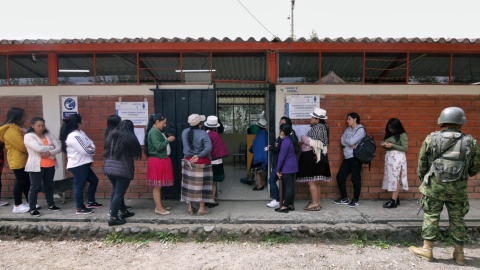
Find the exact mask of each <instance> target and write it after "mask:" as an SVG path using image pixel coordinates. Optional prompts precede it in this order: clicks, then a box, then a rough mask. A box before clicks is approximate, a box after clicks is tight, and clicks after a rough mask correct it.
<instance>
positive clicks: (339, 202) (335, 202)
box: [333, 198, 348, 204]
mask: <svg viewBox="0 0 480 270" xmlns="http://www.w3.org/2000/svg"><path fill="white" fill-rule="evenodd" d="M333 203H334V204H348V198H344V199H338V200H335V201H333Z"/></svg>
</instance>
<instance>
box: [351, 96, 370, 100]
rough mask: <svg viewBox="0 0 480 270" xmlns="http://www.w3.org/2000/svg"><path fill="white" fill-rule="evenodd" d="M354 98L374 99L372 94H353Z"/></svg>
mask: <svg viewBox="0 0 480 270" xmlns="http://www.w3.org/2000/svg"><path fill="white" fill-rule="evenodd" d="M353 99H372V95H353Z"/></svg>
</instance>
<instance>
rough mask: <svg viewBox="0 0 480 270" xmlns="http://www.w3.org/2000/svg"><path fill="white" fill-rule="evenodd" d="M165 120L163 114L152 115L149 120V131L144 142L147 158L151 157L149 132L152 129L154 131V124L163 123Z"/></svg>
mask: <svg viewBox="0 0 480 270" xmlns="http://www.w3.org/2000/svg"><path fill="white" fill-rule="evenodd" d="M163 120H165V116H164V115H163V114H152V115H150V117H149V118H148V123H147V131H146V132H145V138H144V140H143V152H144V153H145V155H146V156H147V157H149V156H150V155H149V153H148V132H149V131H150V129H152V127H153V124H155V123H156V122H157V121H163Z"/></svg>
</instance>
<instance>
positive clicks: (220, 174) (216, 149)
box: [205, 115, 228, 208]
mask: <svg viewBox="0 0 480 270" xmlns="http://www.w3.org/2000/svg"><path fill="white" fill-rule="evenodd" d="M218 127H220V123H219V122H218V117H216V116H214V115H211V116H209V117H208V118H207V121H206V122H205V128H206V129H207V133H208V136H209V137H210V140H211V141H212V152H211V156H212V171H213V198H214V200H215V192H216V190H217V183H218V182H222V181H223V180H225V171H224V170H223V161H222V158H224V157H228V151H227V146H226V145H225V143H224V142H223V140H222V137H220V135H218V133H217V128H218ZM216 206H218V203H215V202H214V203H209V204H208V207H209V208H213V207H216Z"/></svg>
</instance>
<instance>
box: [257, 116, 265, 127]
mask: <svg viewBox="0 0 480 270" xmlns="http://www.w3.org/2000/svg"><path fill="white" fill-rule="evenodd" d="M257 126H259V127H261V128H267V120H265V119H263V118H262V119H260V120H258V124H257Z"/></svg>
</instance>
